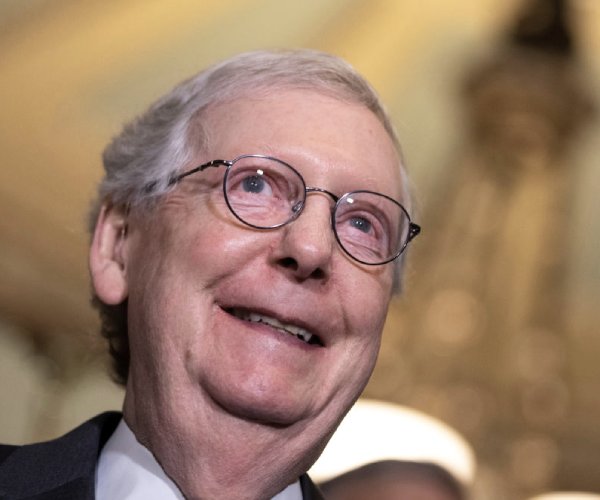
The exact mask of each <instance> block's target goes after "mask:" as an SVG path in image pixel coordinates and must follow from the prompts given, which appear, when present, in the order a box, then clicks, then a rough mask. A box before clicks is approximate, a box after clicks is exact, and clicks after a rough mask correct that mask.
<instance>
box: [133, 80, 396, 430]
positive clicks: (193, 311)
mask: <svg viewBox="0 0 600 500" xmlns="http://www.w3.org/2000/svg"><path fill="white" fill-rule="evenodd" d="M207 113H208V114H207V115H206V116H205V121H204V127H205V130H206V132H207V134H208V146H207V147H206V148H205V151H204V152H203V153H202V154H201V155H199V156H198V158H196V159H195V163H194V164H193V165H189V167H194V166H196V165H198V164H201V163H204V162H206V161H209V160H213V159H227V160H229V159H233V158H235V157H237V156H239V155H242V154H267V155H270V156H275V157H277V158H279V159H281V160H283V161H285V162H287V163H289V164H291V165H293V166H294V167H295V168H296V169H297V170H298V171H299V172H300V173H301V174H302V176H303V177H304V179H305V181H306V184H307V186H317V187H322V188H324V189H327V190H328V191H331V192H333V193H335V194H336V195H338V196H339V195H341V194H343V193H345V192H348V191H351V190H355V189H369V190H373V191H377V192H381V193H384V194H387V195H389V196H392V197H394V198H396V199H400V196H401V186H400V175H399V172H398V157H397V154H396V152H395V149H394V147H393V144H392V141H391V139H390V138H389V136H388V135H387V133H386V132H385V130H384V129H383V127H382V125H381V124H380V122H379V121H378V120H377V118H376V117H375V116H374V115H373V114H372V113H371V112H370V111H369V110H367V109H366V108H364V107H362V106H358V105H356V104H348V103H344V102H341V101H339V100H335V99H332V98H330V97H325V96H323V95H320V94H317V93H313V92H308V91H299V90H294V91H292V90H290V91H277V92H273V93H271V94H266V95H264V96H261V97H260V98H241V99H238V100H235V101H232V102H229V103H226V104H221V105H218V106H216V107H214V108H212V109H209V110H208V112H207ZM223 174H224V167H220V168H218V169H213V168H210V169H207V170H206V171H204V172H199V173H197V174H194V175H192V176H190V177H187V178H185V179H184V180H182V181H181V183H179V184H178V185H177V186H176V188H175V189H174V191H172V192H171V193H169V194H168V195H166V197H165V198H164V199H163V200H161V201H160V204H159V206H158V207H157V208H156V209H155V210H154V211H152V212H149V214H142V213H139V212H136V211H135V210H134V211H133V213H132V214H131V216H130V219H129V232H128V236H127V242H126V247H125V248H126V250H125V252H124V254H125V267H124V269H125V270H124V273H125V277H126V282H127V294H128V308H129V337H130V346H131V367H130V375H129V380H128V386H127V402H126V407H125V411H126V416H127V414H128V413H130V414H131V416H132V417H133V414H134V413H135V415H136V418H137V419H138V420H139V419H140V418H141V417H140V416H141V415H142V414H144V415H148V414H150V416H149V417H144V418H147V419H148V422H152V423H151V424H149V425H152V426H155V427H156V426H170V427H172V428H173V427H174V428H176V429H187V430H186V431H182V432H184V433H186V432H188V433H189V436H188V439H192V440H193V439H194V438H195V436H194V429H197V428H198V429H200V428H202V422H203V421H206V419H207V418H210V417H209V416H208V415H209V414H214V413H217V414H218V413H222V414H223V415H228V416H231V415H233V416H234V417H236V418H239V419H246V420H252V421H255V422H260V423H265V424H274V425H276V426H278V427H280V428H289V427H290V426H300V427H297V429H302V432H308V433H310V432H312V433H314V436H315V439H316V437H317V435H318V434H319V433H321V437H320V439H323V437H324V436H325V435H326V434H328V433H329V432H330V430H331V428H332V426H333V425H335V423H337V421H338V420H339V419H340V418H341V416H342V415H343V414H344V412H345V411H346V410H347V408H348V407H349V406H350V405H351V404H352V402H353V401H354V400H355V399H356V397H357V396H358V394H359V393H360V391H361V390H362V389H363V387H364V385H365V384H366V382H367V379H368V377H369V375H370V373H371V371H372V368H373V365H374V363H375V359H376V356H377V352H378V349H379V343H380V335H381V330H382V327H383V323H384V318H385V315H386V311H387V306H388V302H389V299H390V294H391V288H392V277H393V264H387V265H383V266H364V265H361V264H359V263H357V262H354V261H353V260H351V259H350V258H349V257H348V256H347V255H345V254H344V253H343V251H342V250H341V249H340V248H339V246H338V245H337V243H336V240H335V237H334V234H333V232H332V229H331V222H330V214H331V208H332V200H331V199H330V198H329V197H328V196H326V195H323V194H318V193H312V194H309V195H308V197H307V203H306V207H305V209H304V211H303V213H302V214H301V216H300V217H299V218H298V219H297V220H295V221H294V222H292V223H291V224H289V225H287V226H285V227H283V228H280V229H276V230H267V231H265V230H256V229H253V228H250V227H247V226H244V225H243V224H241V223H240V222H239V221H238V220H236V219H235V218H234V216H233V215H232V214H231V213H230V212H229V210H228V208H227V206H226V204H225V201H224V198H223V193H222V190H221V182H222V178H223ZM250 313H253V314H255V316H253V317H252V319H253V320H254V321H250V319H251V314H250ZM258 319H260V321H256V320H258ZM282 325H283V326H284V328H283V329H282V328H277V327H276V326H282ZM289 325H291V326H292V328H291V329H293V328H294V327H296V328H301V329H303V330H306V331H308V332H310V333H311V334H313V335H316V336H317V338H318V342H317V343H306V342H304V341H303V340H300V339H299V338H297V337H296V336H294V335H291V334H290V333H286V332H285V331H284V330H285V329H286V328H288V329H290V328H289ZM211 412H212V413H211Z"/></svg>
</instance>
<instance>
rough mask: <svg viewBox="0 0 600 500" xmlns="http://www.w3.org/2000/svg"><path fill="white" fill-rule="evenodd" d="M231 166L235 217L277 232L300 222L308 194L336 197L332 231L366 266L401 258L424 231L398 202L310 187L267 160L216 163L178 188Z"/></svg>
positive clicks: (227, 179)
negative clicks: (405, 250)
mask: <svg viewBox="0 0 600 500" xmlns="http://www.w3.org/2000/svg"><path fill="white" fill-rule="evenodd" d="M220 166H225V167H226V171H225V175H224V176H223V195H224V197H225V202H226V203H227V206H228V207H229V210H231V213H232V214H233V215H234V216H235V217H236V218H237V219H238V220H239V221H240V222H242V223H244V224H246V225H248V226H250V227H253V228H256V229H275V228H278V227H281V226H285V225H286V224H289V223H290V222H292V221H294V220H295V219H297V218H298V217H299V216H300V214H301V213H302V210H303V209H304V207H305V205H306V197H307V194H308V193H312V192H318V193H324V194H326V195H328V196H330V197H331V198H332V199H333V200H334V202H335V205H334V206H333V208H332V211H331V227H332V229H333V233H334V235H335V238H336V240H337V242H338V243H339V245H340V247H341V248H342V250H343V251H344V252H345V253H346V254H348V255H349V256H350V257H352V258H353V259H355V260H357V261H358V262H360V263H362V264H367V265H381V264H385V263H387V262H391V261H393V260H394V259H396V258H398V257H399V256H400V254H402V252H403V251H404V249H405V248H406V246H407V245H408V243H409V242H410V241H411V240H412V239H413V238H414V237H415V236H417V235H418V234H419V232H420V231H421V228H420V227H419V226H418V225H417V224H415V223H414V222H412V221H411V219H410V216H409V214H408V212H407V211H406V209H405V208H404V207H403V206H402V205H401V204H400V203H398V202H397V201H396V200H394V199H393V198H391V197H389V196H386V195H384V194H381V193H376V192H373V191H368V190H358V191H352V192H350V193H346V194H344V195H342V196H339V197H338V196H336V195H335V194H333V193H331V192H329V191H327V190H325V189H322V188H317V187H308V186H306V183H305V182H304V178H303V177H302V175H300V173H299V172H298V171H297V170H296V169H295V168H294V167H292V166H291V165H289V164H288V163H286V162H284V161H282V160H279V159H277V158H273V157H271V156H265V155H257V154H252V155H241V156H238V157H237V158H234V159H233V160H212V161H209V162H208V163H204V164H202V165H200V166H198V167H195V168H193V169H191V170H188V171H186V172H184V173H182V174H179V175H177V176H175V177H173V178H172V179H171V180H170V181H169V184H171V185H172V184H175V183H178V182H179V181H181V180H182V179H184V178H185V177H187V176H189V175H192V174H194V173H196V172H202V171H204V170H206V169H207V168H209V167H220Z"/></svg>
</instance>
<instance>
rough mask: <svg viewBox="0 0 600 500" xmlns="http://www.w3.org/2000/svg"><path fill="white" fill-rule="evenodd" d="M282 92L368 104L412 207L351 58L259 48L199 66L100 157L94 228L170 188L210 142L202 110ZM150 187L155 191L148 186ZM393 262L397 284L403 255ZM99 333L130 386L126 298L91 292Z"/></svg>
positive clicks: (373, 101) (118, 376) (377, 107)
mask: <svg viewBox="0 0 600 500" xmlns="http://www.w3.org/2000/svg"><path fill="white" fill-rule="evenodd" d="M278 89H282V90H283V89H295V90H310V91H316V92H319V93H321V94H324V95H327V96H329V97H333V98H335V99H339V100H341V101H345V102H349V103H356V104H361V105H363V106H365V107H366V108H367V109H369V110H370V111H371V112H373V114H374V115H375V116H376V117H377V118H378V119H379V121H380V122H381V124H382V125H383V127H384V128H385V130H386V131H387V133H388V134H389V136H390V138H391V139H392V141H393V143H394V145H395V147H396V150H397V152H398V157H399V159H400V162H399V165H398V168H399V169H400V172H401V176H402V179H403V181H404V182H403V183H402V186H403V190H404V193H403V194H404V196H403V200H402V201H403V203H404V204H405V206H406V207H407V208H409V207H410V197H409V194H408V182H407V177H406V173H405V170H404V167H403V165H402V153H401V149H400V143H399V141H398V138H397V135H396V132H395V130H394V127H393V125H392V123H391V120H390V118H389V116H388V114H387V112H386V111H385V109H384V107H383V105H382V104H381V102H380V100H379V97H378V96H377V94H376V92H375V90H374V89H373V88H372V87H371V85H370V84H369V83H368V82H367V81H366V80H365V79H364V78H363V77H362V76H360V75H359V74H358V73H357V72H356V70H355V69H354V68H352V66H350V64H348V63H347V62H346V61H344V60H342V59H340V58H338V57H336V56H333V55H330V54H326V53H323V52H318V51H314V50H306V49H302V50H282V51H257V52H248V53H244V54H240V55H238V56H235V57H232V58H231V59H227V60H225V61H223V62H221V63H218V64H215V65H214V66H211V67H209V68H207V69H205V70H204V71H201V72H200V73H198V74H197V75H195V76H193V77H192V78H190V79H188V80H186V81H184V82H182V83H180V84H179V85H177V86H176V87H175V88H174V89H173V90H171V92H169V93H168V94H166V95H165V96H163V97H162V98H160V99H159V100H158V101H157V102H155V103H154V104H153V105H152V106H150V108H149V109H148V110H147V111H146V112H145V113H143V114H142V115H140V116H139V117H137V118H136V119H134V120H133V121H132V122H131V123H129V124H127V125H125V126H124V128H123V130H122V132H121V133H120V134H119V135H118V136H116V137H115V138H114V139H113V140H112V142H111V143H110V144H109V145H108V146H107V147H106V149H105V150H104V154H103V163H104V170H105V176H104V178H103V180H102V181H101V183H100V186H99V190H98V197H97V199H96V201H95V203H94V205H93V207H92V210H91V212H90V227H91V229H92V231H93V228H94V226H95V224H96V220H97V217H98V214H99V211H100V207H101V206H102V204H105V203H106V204H109V205H113V206H122V207H125V206H135V205H138V204H142V203H151V201H152V200H155V199H157V198H158V197H159V196H160V195H162V194H164V193H166V192H167V191H168V190H169V189H170V182H169V181H170V180H171V179H172V178H173V176H174V174H176V173H177V172H178V171H180V170H181V169H182V168H184V167H185V166H186V165H188V164H189V163H190V162H191V161H192V160H193V159H194V158H195V157H196V156H197V155H198V153H199V152H200V151H202V149H203V147H204V146H205V145H206V142H207V135H206V133H205V131H204V128H203V123H202V116H203V112H204V111H206V110H207V108H208V107H209V106H215V105H217V104H219V103H224V102H227V101H231V100H234V99H237V98H241V97H243V96H245V95H248V94H253V95H256V94H257V93H261V92H268V91H271V90H278ZM150 187H151V188H150ZM398 261H399V262H398V263H397V265H396V277H395V289H396V290H398V288H399V284H400V279H399V278H400V269H401V267H402V261H403V257H402V256H401V257H400V258H399V259H398ZM92 303H93V304H94V306H95V307H96V308H97V309H98V310H99V313H100V317H101V322H102V335H103V336H104V337H106V338H107V339H108V341H109V348H110V353H111V355H112V357H113V364H114V375H115V377H114V378H115V380H116V381H118V382H120V383H125V382H126V380H127V374H128V369H129V342H128V338H127V301H125V302H124V303H122V304H119V305H116V306H109V305H107V304H104V303H102V302H101V301H100V300H99V299H98V297H93V299H92Z"/></svg>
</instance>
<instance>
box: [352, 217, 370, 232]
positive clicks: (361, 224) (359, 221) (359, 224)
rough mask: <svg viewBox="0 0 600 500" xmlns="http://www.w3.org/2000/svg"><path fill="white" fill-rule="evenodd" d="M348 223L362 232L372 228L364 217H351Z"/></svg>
mask: <svg viewBox="0 0 600 500" xmlns="http://www.w3.org/2000/svg"><path fill="white" fill-rule="evenodd" d="M348 223H349V224H350V226H352V227H353V228H355V229H358V230H359V231H362V232H363V233H369V232H370V231H371V230H372V229H373V225H372V224H371V223H370V222H369V221H368V220H367V219H365V218H364V217H352V218H351V219H350V220H349V221H348Z"/></svg>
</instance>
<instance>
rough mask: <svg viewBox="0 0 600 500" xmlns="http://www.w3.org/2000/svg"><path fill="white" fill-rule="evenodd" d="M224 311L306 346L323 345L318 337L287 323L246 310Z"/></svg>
mask: <svg viewBox="0 0 600 500" xmlns="http://www.w3.org/2000/svg"><path fill="white" fill-rule="evenodd" d="M225 311H226V312H227V313H229V314H231V315H232V316H235V317H236V318H238V319H241V320H243V321H249V322H250V323H262V324H263V325H268V326H270V327H272V328H274V329H275V330H277V331H279V332H281V333H285V334H288V335H292V336H294V337H296V338H297V339H299V340H301V341H302V342H305V343H307V344H310V345H318V346H323V343H322V342H321V339H319V337H318V336H316V335H315V334H313V333H311V332H309V331H307V330H306V329H304V328H302V327H300V326H296V325H292V324H289V323H282V322H281V321H279V320H278V319H276V318H273V317H271V316H266V315H264V314H259V313H257V312H253V311H249V310H247V309H239V308H237V307H232V308H228V309H225Z"/></svg>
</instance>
